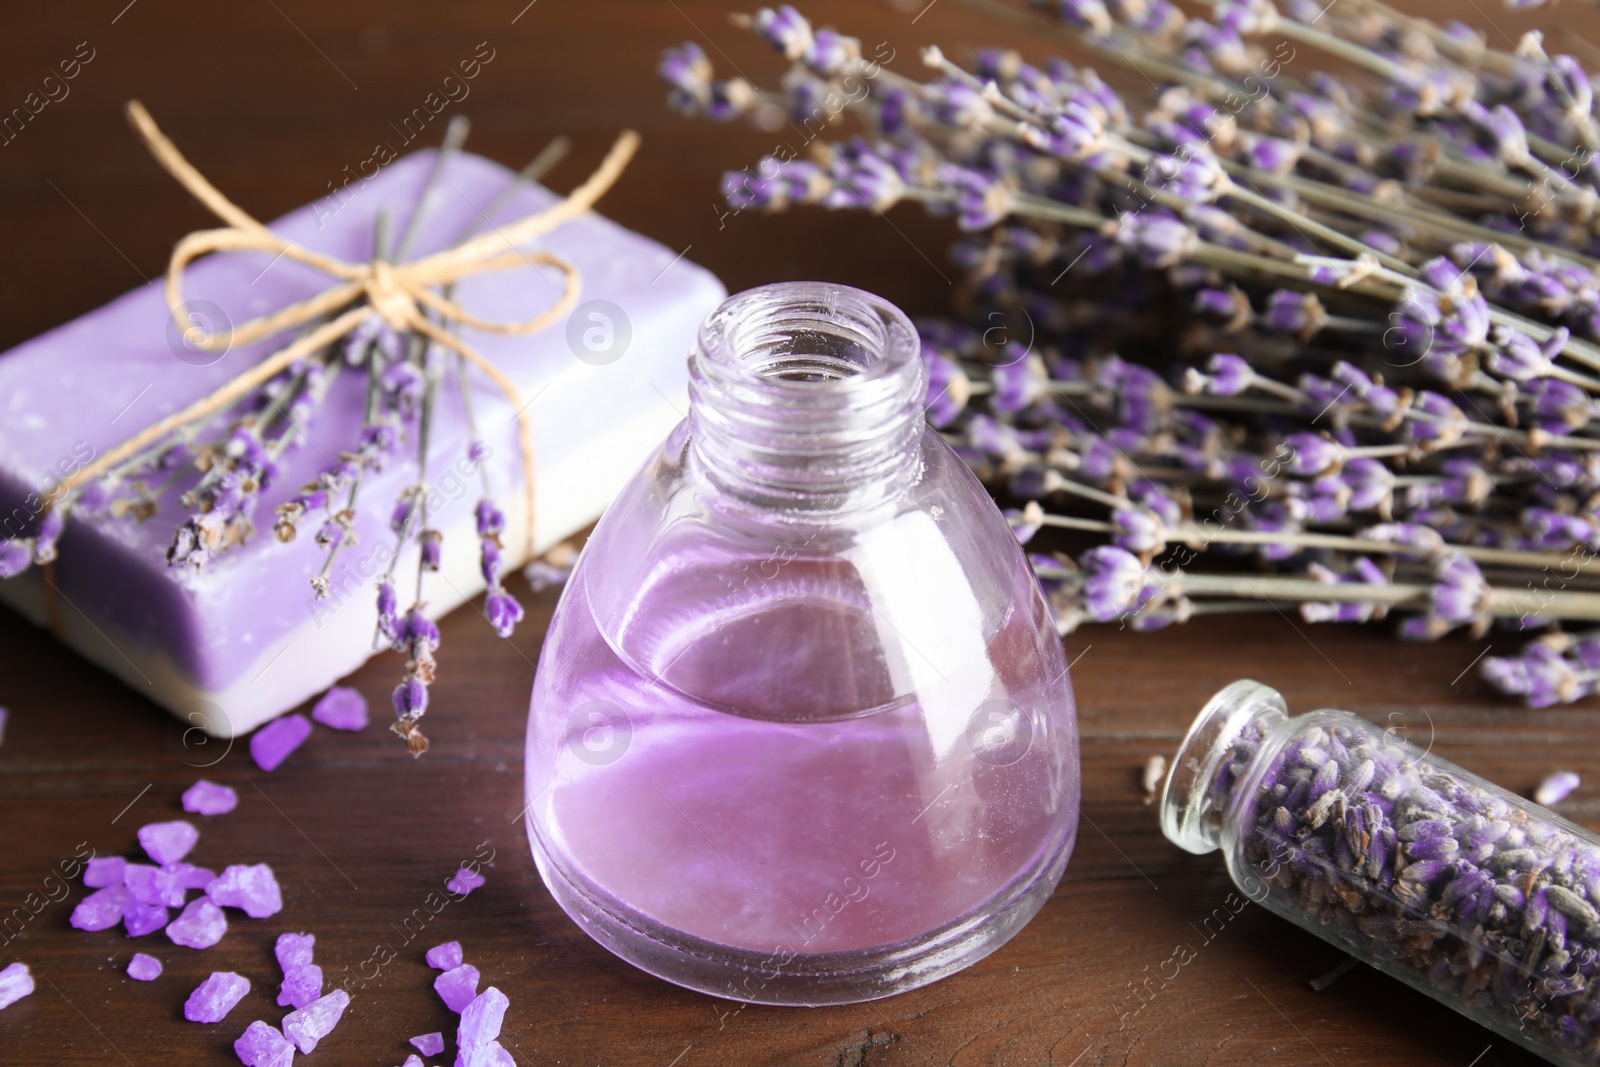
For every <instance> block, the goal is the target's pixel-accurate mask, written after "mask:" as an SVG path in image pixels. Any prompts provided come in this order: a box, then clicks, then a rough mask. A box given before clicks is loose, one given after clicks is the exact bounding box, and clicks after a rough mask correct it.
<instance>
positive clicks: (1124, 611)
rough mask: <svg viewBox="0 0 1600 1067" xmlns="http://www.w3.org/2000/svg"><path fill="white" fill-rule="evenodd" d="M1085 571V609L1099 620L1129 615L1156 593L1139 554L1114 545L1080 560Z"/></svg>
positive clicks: (1090, 553) (1093, 552)
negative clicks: (1136, 554)
mask: <svg viewBox="0 0 1600 1067" xmlns="http://www.w3.org/2000/svg"><path fill="white" fill-rule="evenodd" d="M1080 563H1081V565H1082V567H1083V571H1084V575H1085V577H1084V581H1083V605H1084V611H1085V612H1086V613H1087V614H1088V615H1089V617H1090V618H1092V619H1094V620H1095V621H1096V622H1109V621H1111V620H1112V619H1116V618H1121V617H1123V616H1125V615H1130V614H1132V613H1134V612H1136V611H1138V610H1139V609H1140V608H1142V607H1143V606H1144V605H1145V604H1147V603H1148V602H1149V601H1150V599H1151V597H1152V596H1154V594H1155V592H1156V588H1157V587H1156V586H1155V585H1154V584H1153V583H1151V582H1150V581H1149V580H1148V577H1147V573H1146V568H1145V565H1144V564H1143V563H1141V562H1139V557H1137V556H1135V555H1134V554H1133V553H1131V552H1129V551H1127V550H1126V549H1123V548H1117V547H1116V546H1114V545H1100V546H1099V547H1097V548H1091V549H1090V550H1089V551H1087V552H1085V553H1084V554H1083V556H1082V558H1081V560H1080Z"/></svg>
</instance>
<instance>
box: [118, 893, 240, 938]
mask: <svg viewBox="0 0 1600 1067" xmlns="http://www.w3.org/2000/svg"><path fill="white" fill-rule="evenodd" d="M102 892H103V891H102ZM227 932H228V919H227V917H226V916H225V915H223V914H222V909H221V908H219V907H217V906H216V905H215V904H213V903H212V902H211V901H209V900H207V899H206V898H205V897H200V898H198V899H196V900H191V901H189V904H188V906H187V907H185V908H184V909H183V912H182V914H180V915H179V916H178V917H177V918H176V919H174V920H172V921H171V922H170V923H168V924H167V937H169V938H171V940H172V943H173V944H174V945H182V946H184V947H185V948H210V947H211V946H212V945H215V944H216V943H217V942H218V941H221V940H222V935H223V934H225V933H227Z"/></svg>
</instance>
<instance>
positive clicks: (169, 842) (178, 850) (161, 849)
mask: <svg viewBox="0 0 1600 1067" xmlns="http://www.w3.org/2000/svg"><path fill="white" fill-rule="evenodd" d="M199 840H200V831H199V830H196V829H195V828H194V824H193V823H189V822H185V821H183V820H182V819H177V820H174V821H172V822H153V823H149V824H148V825H145V826H141V827H139V847H141V848H143V849H144V851H145V854H146V855H148V856H149V857H150V858H151V859H153V860H155V861H156V862H157V863H177V862H178V861H179V860H181V859H183V857H185V856H187V855H188V854H189V850H190V849H192V848H194V846H195V842H197V841H199Z"/></svg>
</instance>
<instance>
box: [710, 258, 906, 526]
mask: <svg viewBox="0 0 1600 1067" xmlns="http://www.w3.org/2000/svg"><path fill="white" fill-rule="evenodd" d="M919 350H920V343H919V341H918V339H917V332H916V330H915V329H914V328H913V327H912V325H911V322H910V320H908V319H907V318H906V316H905V315H904V314H903V313H902V312H901V311H900V310H899V309H898V308H896V307H895V306H894V305H892V304H890V303H888V302H887V301H885V300H883V299H881V298H879V297H877V296H874V295H872V294H871V293H866V292H863V291H861V290H860V289H852V288H850V287H848V286H843V285H829V284H825V283H820V282H785V283H781V284H777V285H767V286H762V287H760V288H757V289H750V290H747V291H745V292H742V293H739V294H737V295H735V296H732V297H730V298H729V299H728V300H726V301H725V302H724V303H723V304H722V306H721V307H720V308H718V309H717V310H716V311H715V312H713V313H712V314H711V316H710V317H709V318H708V319H706V322H705V324H704V325H703V326H702V327H701V329H700V336H699V342H698V344H697V346H696V348H695V351H694V353H693V355H692V356H691V358H690V361H689V426H690V442H691V443H690V449H691V455H692V457H693V459H694V461H695V462H696V463H697V465H698V466H700V468H701V469H702V470H703V471H704V472H705V474H706V476H707V477H708V478H710V479H711V480H712V482H713V483H715V484H716V485H717V487H718V488H719V489H720V490H721V491H723V492H724V493H727V494H729V495H731V496H734V497H736V498H739V499H741V500H744V501H746V502H749V503H753V504H757V505H760V506H763V507H770V508H775V509H781V510H784V511H803V512H806V513H808V514H810V515H813V516H814V515H817V514H818V513H828V512H843V511H853V510H859V509H861V508H865V507H870V506H872V505H873V504H876V503H879V502H881V501H883V500H886V499H889V498H891V497H893V496H895V495H896V494H898V493H899V492H900V491H901V490H902V489H904V488H905V487H906V486H907V485H908V484H910V482H912V481H913V480H914V479H915V478H916V476H917V473H918V471H919V464H920V458H919V454H920V453H919V442H920V440H921V437H922V432H923V418H922V410H923V399H924V392H925V390H926V384H925V383H926V371H925V370H924V368H923V365H922V360H921V358H920V356H919Z"/></svg>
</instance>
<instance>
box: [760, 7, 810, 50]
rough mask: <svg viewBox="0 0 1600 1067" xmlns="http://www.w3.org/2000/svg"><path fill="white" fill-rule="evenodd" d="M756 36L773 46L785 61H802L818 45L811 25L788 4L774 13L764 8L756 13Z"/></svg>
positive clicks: (770, 9) (768, 8)
mask: <svg viewBox="0 0 1600 1067" xmlns="http://www.w3.org/2000/svg"><path fill="white" fill-rule="evenodd" d="M754 28H755V32H756V36H758V37H760V38H761V39H762V40H764V41H766V42H767V43H768V44H770V45H772V47H773V48H776V49H777V50H778V51H779V52H781V53H782V54H783V57H784V58H785V59H794V60H797V59H800V58H802V57H803V56H805V54H806V53H807V52H809V51H810V50H811V48H812V47H813V45H814V44H815V43H816V42H815V40H814V38H813V37H812V34H811V23H810V22H809V21H807V19H806V17H805V16H804V15H802V14H800V12H798V11H796V10H795V9H794V8H793V7H790V6H789V5H788V4H784V5H783V6H782V7H780V8H778V10H776V11H774V10H772V8H770V7H764V8H762V9H761V10H760V11H757V12H756V17H755V27H754Z"/></svg>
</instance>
